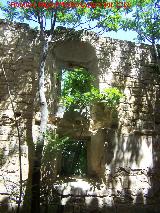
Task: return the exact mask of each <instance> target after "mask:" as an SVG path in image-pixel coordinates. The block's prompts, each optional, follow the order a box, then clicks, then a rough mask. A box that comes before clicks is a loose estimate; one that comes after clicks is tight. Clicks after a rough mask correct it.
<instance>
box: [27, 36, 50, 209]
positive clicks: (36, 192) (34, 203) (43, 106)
mask: <svg viewBox="0 0 160 213" xmlns="http://www.w3.org/2000/svg"><path fill="white" fill-rule="evenodd" d="M40 41H41V45H42V51H41V56H40V63H39V64H40V66H39V101H40V112H41V123H40V133H39V137H38V141H37V144H36V150H35V159H34V162H33V175H32V198H31V213H33V212H34V213H40V181H41V160H42V151H43V146H44V133H45V132H46V127H47V119H48V107H47V101H46V97H45V63H46V57H47V53H48V40H46V39H45V35H44V33H43V32H41V35H40Z"/></svg>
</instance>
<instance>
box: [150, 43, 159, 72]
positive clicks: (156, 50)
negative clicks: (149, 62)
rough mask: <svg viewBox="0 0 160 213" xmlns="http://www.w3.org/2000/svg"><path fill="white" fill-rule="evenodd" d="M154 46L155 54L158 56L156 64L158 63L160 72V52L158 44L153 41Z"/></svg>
mask: <svg viewBox="0 0 160 213" xmlns="http://www.w3.org/2000/svg"><path fill="white" fill-rule="evenodd" d="M152 46H153V49H154V52H155V56H156V64H157V67H158V71H159V72H160V57H159V54H158V49H157V45H156V44H155V43H152Z"/></svg>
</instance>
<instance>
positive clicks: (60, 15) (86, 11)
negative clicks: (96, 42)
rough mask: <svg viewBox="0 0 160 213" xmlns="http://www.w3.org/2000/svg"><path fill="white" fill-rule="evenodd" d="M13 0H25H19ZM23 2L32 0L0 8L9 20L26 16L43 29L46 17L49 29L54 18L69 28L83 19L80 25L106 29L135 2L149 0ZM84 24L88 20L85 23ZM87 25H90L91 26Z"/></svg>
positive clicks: (44, 0)
mask: <svg viewBox="0 0 160 213" xmlns="http://www.w3.org/2000/svg"><path fill="white" fill-rule="evenodd" d="M12 2H13V1H12ZM15 2H16V1H15ZM17 2H18V3H25V2H26V0H19V1H17ZM27 2H28V3H31V4H33V3H34V4H35V7H28V8H26V7H20V8H18V7H17V8H14V7H11V6H10V4H7V3H6V4H4V3H3V4H2V3H1V4H0V9H1V10H2V11H3V12H4V13H5V15H6V18H7V19H9V20H11V21H14V20H19V21H21V22H25V21H26V20H32V21H34V22H37V23H38V24H40V23H41V24H42V25H43V29H46V20H48V21H49V22H50V29H52V26H53V23H54V22H55V21H56V23H58V25H62V26H66V27H67V26H69V27H73V28H75V26H79V24H83V23H85V26H84V27H85V28H87V29H90V28H91V29H93V28H95V27H97V28H102V29H104V30H105V31H106V32H107V31H112V30H114V31H117V30H118V29H119V28H120V25H119V24H120V22H121V20H122V17H123V14H124V12H125V13H126V12H127V13H129V12H131V11H132V7H134V6H135V5H142V6H143V5H145V4H146V3H148V2H150V0H143V1H142V0H126V1H125V2H126V3H128V4H129V7H127V8H125V7H124V6H122V7H117V0H113V1H111V2H112V6H111V7H109V8H108V7H106V6H104V3H106V1H105V0H94V1H91V2H90V3H91V4H94V3H96V4H97V5H96V6H95V7H92V6H87V5H86V3H87V2H86V1H84V0H83V1H82V0H72V1H71V2H72V5H73V4H75V3H76V6H71V5H70V6H64V5H63V4H62V2H63V3H66V2H69V1H68V0H64V1H62V0H57V1H53V2H54V3H55V4H56V3H57V6H53V7H51V6H49V4H50V3H51V2H52V1H50V0H40V1H39V0H36V1H35V0H28V1H27ZM39 3H41V5H42V3H44V6H41V7H38V4H39ZM78 4H79V5H78ZM47 5H48V6H47ZM62 5H63V6H62ZM99 5H101V6H99ZM49 22H48V25H49ZM86 24H88V26H87V27H86ZM90 26H94V27H93V28H92V27H90Z"/></svg>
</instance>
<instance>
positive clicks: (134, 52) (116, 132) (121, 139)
mask: <svg viewBox="0 0 160 213" xmlns="http://www.w3.org/2000/svg"><path fill="white" fill-rule="evenodd" d="M37 34H38V31H36V30H32V29H30V28H29V27H28V26H27V25H26V24H17V23H15V24H13V23H7V22H4V21H3V20H1V22H0V57H1V62H2V63H1V66H0V100H1V102H0V116H1V119H0V141H1V143H0V155H1V160H0V161H1V174H0V194H1V197H2V198H1V199H2V203H6V201H7V199H9V200H8V202H9V203H11V202H12V201H13V202H12V203H14V201H15V200H16V199H17V198H18V194H14V193H13V192H16V189H18V186H19V162H18V153H19V149H18V148H19V147H18V144H19V140H18V137H17V128H16V123H15V118H14V114H15V116H16V120H17V122H18V124H19V126H20V134H21V140H22V141H21V147H22V148H21V150H22V165H23V166H22V169H23V181H24V185H25V184H26V182H27V176H28V171H29V164H28V162H30V163H31V162H32V154H30V153H34V143H35V142H36V135H37V131H38V128H39V120H38V118H37V117H38V115H39V106H38V93H37V83H38V72H37V70H38V57H39V54H40V43H39V41H38V39H37ZM2 65H3V66H2ZM75 66H80V67H85V68H86V69H87V70H88V71H89V72H90V73H92V74H94V75H95V76H96V86H98V87H99V88H100V89H101V90H102V89H103V88H105V87H110V86H116V87H118V88H119V89H120V90H121V91H123V92H124V94H125V98H124V100H123V101H122V102H121V103H120V105H119V107H118V109H117V112H116V113H115V114H114V115H113V116H114V118H113V121H112V124H111V125H110V126H109V127H108V126H103V127H102V128H99V129H97V131H95V132H89V131H88V130H87V128H88V127H86V133H85V134H84V136H87V137H88V136H89V137H91V138H92V140H91V144H90V147H89V148H88V149H89V151H88V155H89V156H90V157H88V158H89V160H88V164H89V170H90V171H91V172H90V173H93V171H94V172H97V171H98V172H97V173H98V174H99V177H96V178H93V177H91V176H88V177H87V178H86V179H81V178H78V177H77V179H76V177H75V178H73V179H72V181H71V182H70V181H68V180H67V181H64V180H63V181H64V184H61V183H62V182H61V181H62V179H63V178H61V177H60V178H59V179H57V183H56V185H55V187H54V188H55V189H56V193H59V195H60V198H61V202H62V204H63V205H64V204H66V203H68V200H70V198H76V196H79V197H80V198H84V199H80V200H81V201H82V200H83V202H82V203H83V205H82V206H84V204H85V205H86V209H87V208H89V209H90V211H91V210H92V211H95V212H98V210H95V209H98V208H99V211H100V209H101V210H103V212H106V211H107V212H108V211H111V212H124V211H126V212H127V211H128V212H131V211H133V212H135V211H137V209H138V208H139V212H142V211H141V210H142V209H144V212H151V211H150V210H151V209H152V210H153V206H155V208H154V210H153V211H154V212H158V210H159V207H158V206H157V204H158V202H159V181H158V178H159V165H160V164H159V150H160V146H159V129H160V110H159V109H160V101H159V98H160V88H159V87H160V86H159V85H160V84H159V83H160V77H159V73H158V72H157V69H156V66H155V60H154V53H153V51H152V47H151V46H149V45H144V44H143V45H140V46H138V45H136V44H135V43H132V42H127V41H120V40H114V39H111V38H100V37H98V36H97V35H96V34H94V33H88V32H86V31H80V32H74V31H73V30H67V31H66V30H65V29H63V28H60V31H59V30H57V32H56V33H55V37H54V41H52V42H51V43H50V48H49V54H48V57H47V64H46V88H47V90H46V95H47V100H48V107H49V112H50V115H49V125H51V126H53V125H59V123H58V121H61V124H62V126H61V125H59V126H58V128H59V131H60V132H61V134H62V132H63V134H64V132H68V130H69V128H70V127H69V126H68V125H65V122H64V120H63V119H61V118H59V117H57V116H58V115H57V116H56V110H57V104H56V103H57V102H58V97H57V94H59V83H60V82H58V81H57V80H56V74H57V73H60V72H61V71H62V69H65V68H72V67H73V68H74V67H75ZM4 71H5V74H6V77H7V80H6V77H5V75H4ZM7 82H8V83H9V90H10V92H11V96H10V95H9V91H8V83H7ZM10 98H11V99H12V101H11V99H10ZM12 102H13V106H14V111H15V113H14V112H13V106H12ZM64 125H65V126H64ZM70 134H71V133H70ZM75 134H76V132H75ZM95 147H96V148H95ZM100 168H101V169H100ZM99 170H100V171H99ZM102 171H103V175H102V174H101V173H102ZM54 181H55V179H54V178H53V183H54ZM63 188H65V190H63ZM51 195H52V194H51ZM95 199H96V202H95V201H94V200H95ZM71 201H72V199H71ZM50 202H53V203H54V202H55V201H54V199H53V197H51V198H50ZM76 202H78V201H76ZM76 202H75V203H76ZM72 203H74V202H72ZM79 203H80V201H79ZM92 203H94V204H95V205H92ZM117 205H118V207H117ZM121 205H122V206H121ZM9 206H10V207H11V205H9ZM87 206H88V207H87ZM94 206H95V207H94ZM112 206H113V207H112ZM149 206H150V207H149ZM2 207H4V210H3V212H5V211H6V212H7V211H9V210H7V208H9V207H7V206H5V205H4V206H2ZM92 207H94V208H92ZM104 207H105V208H106V209H107V210H105V209H104ZM132 207H133V209H132ZM75 208H76V207H75ZM127 208H128V209H130V208H131V211H130V210H126V209H127ZM117 209H118V210H117ZM146 209H148V210H146ZM78 211H79V210H76V212H77V213H78ZM88 211H89V210H88ZM153 211H152V212H153ZM65 212H67V210H66V211H65Z"/></svg>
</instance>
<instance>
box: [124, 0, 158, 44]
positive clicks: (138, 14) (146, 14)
mask: <svg viewBox="0 0 160 213" xmlns="http://www.w3.org/2000/svg"><path fill="white" fill-rule="evenodd" d="M156 2H157V3H158V1H155V0H153V1H150V2H149V3H148V4H147V5H143V6H142V5H138V6H136V7H135V9H134V12H133V15H132V17H131V18H128V19H123V21H122V28H123V29H124V30H128V29H129V30H134V31H136V32H137V33H138V37H137V39H138V40H139V41H145V40H148V41H149V42H151V43H157V42H158V40H159V39H160V12H159V8H158V7H157V6H156Z"/></svg>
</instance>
